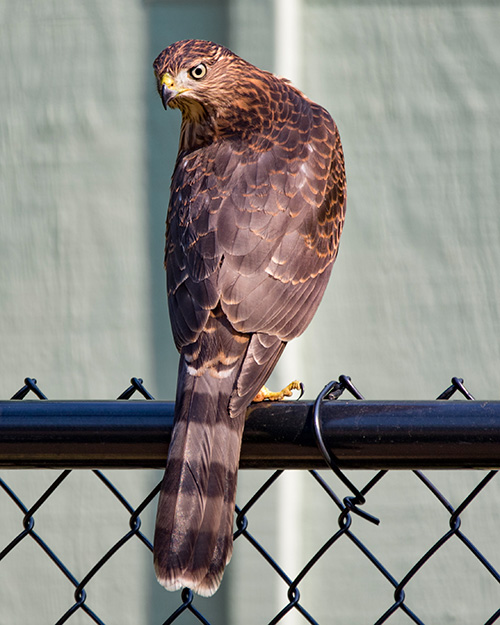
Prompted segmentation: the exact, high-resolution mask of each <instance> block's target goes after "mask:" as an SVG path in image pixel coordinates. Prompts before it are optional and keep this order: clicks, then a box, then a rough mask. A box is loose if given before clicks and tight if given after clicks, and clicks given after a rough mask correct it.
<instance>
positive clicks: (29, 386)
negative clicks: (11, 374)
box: [11, 378, 47, 399]
mask: <svg viewBox="0 0 500 625" xmlns="http://www.w3.org/2000/svg"><path fill="white" fill-rule="evenodd" d="M30 391H31V392H32V393H34V394H35V395H36V396H37V397H38V399H47V397H46V396H45V395H44V394H43V393H42V391H41V390H40V389H39V388H38V386H37V384H36V380H35V378H24V386H23V387H21V388H20V389H19V390H18V391H17V393H15V394H14V395H12V397H11V399H24V398H25V397H26V395H27V394H28V393H29V392H30Z"/></svg>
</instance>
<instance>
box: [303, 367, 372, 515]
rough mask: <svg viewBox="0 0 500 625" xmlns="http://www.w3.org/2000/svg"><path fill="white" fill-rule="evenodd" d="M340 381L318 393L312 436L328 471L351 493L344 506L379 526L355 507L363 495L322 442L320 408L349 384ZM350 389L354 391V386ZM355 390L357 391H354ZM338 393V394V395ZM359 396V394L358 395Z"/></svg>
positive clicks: (361, 503)
mask: <svg viewBox="0 0 500 625" xmlns="http://www.w3.org/2000/svg"><path fill="white" fill-rule="evenodd" d="M341 378H342V380H341V381H340V382H337V381H336V380H334V381H332V382H329V383H328V384H327V385H326V386H325V387H324V388H323V390H322V391H321V392H320V393H319V395H318V396H317V397H316V400H315V401H314V407H313V428H314V436H315V439H316V444H317V445H318V448H319V450H320V452H321V454H322V456H323V458H324V460H325V462H326V464H327V465H328V466H329V467H330V469H331V470H332V471H333V472H334V473H335V475H336V476H337V477H338V478H339V479H340V480H341V481H342V482H343V483H344V485H345V486H347V488H348V489H349V490H350V491H351V492H352V493H353V495H354V496H353V497H346V498H345V499H344V504H345V505H346V507H347V508H348V509H349V510H350V511H351V512H354V513H355V514H357V515H358V516H360V517H362V518H363V519H365V520H366V521H370V523H374V524H375V525H379V523H380V520H379V519H377V517H375V516H373V515H371V514H369V513H368V512H365V511H364V510H361V509H359V508H358V507H357V506H359V505H363V504H364V503H365V501H366V500H365V497H364V496H363V494H362V493H361V492H360V491H359V490H358V489H357V488H356V486H354V484H353V483H352V482H351V480H350V479H349V478H348V477H347V476H346V475H345V474H344V473H343V472H342V471H341V470H340V468H339V466H338V464H337V461H336V459H335V456H334V455H333V454H332V453H331V452H329V451H328V449H327V448H326V445H325V443H324V440H323V433H322V427H321V418H320V408H321V404H322V402H323V400H324V399H325V398H326V397H328V396H330V394H331V393H332V392H333V393H334V394H335V395H337V396H340V394H341V390H340V389H341V388H342V389H343V388H345V385H344V380H345V381H347V382H348V383H350V378H348V376H341ZM352 387H353V388H354V389H355V387H354V385H352ZM355 390H357V389H355ZM339 393H340V394H339ZM358 394H359V393H358Z"/></svg>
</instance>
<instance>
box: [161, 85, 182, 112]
mask: <svg viewBox="0 0 500 625" xmlns="http://www.w3.org/2000/svg"><path fill="white" fill-rule="evenodd" d="M178 93H179V92H178V91H175V90H174V89H169V88H168V87H167V85H166V84H165V83H163V85H162V86H161V101H162V102H163V108H164V109H165V110H167V106H168V103H169V102H170V100H171V99H172V98H175V96H176V95H177V94H178Z"/></svg>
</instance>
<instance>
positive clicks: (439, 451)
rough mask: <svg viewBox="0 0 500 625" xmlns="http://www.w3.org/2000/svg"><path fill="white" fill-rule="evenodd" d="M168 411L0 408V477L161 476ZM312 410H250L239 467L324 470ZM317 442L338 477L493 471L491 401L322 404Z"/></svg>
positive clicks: (164, 406)
mask: <svg viewBox="0 0 500 625" xmlns="http://www.w3.org/2000/svg"><path fill="white" fill-rule="evenodd" d="M173 413H174V406H173V403H172V402H163V401H156V400H155V401H145V400H144V401H143V400H141V401H135V400H128V401H125V400H121V401H120V400H118V401H39V400H36V401H33V400H23V401H18V400H11V401H1V402H0V467H1V468H23V467H24V468H27V467H47V468H49V467H50V468H61V467H65V468H84V467H85V468H105V467H115V468H132V467H141V468H158V467H163V466H164V464H165V458H166V455H167V448H168V441H169V437H170V431H171V427H172V422H173ZM312 414H313V403H312V402H307V401H299V402H276V403H266V404H253V405H252V406H251V407H250V408H249V411H248V419H247V424H246V427H245V435H244V440H243V447H242V454H241V467H242V468H259V469H277V468H296V469H303V468H320V467H324V466H326V465H325V463H324V461H323V458H322V456H321V454H320V452H319V451H318V447H317V445H316V441H315V438H314V431H313V423H312V418H313V417H312ZM320 419H321V424H322V428H321V429H322V434H323V440H324V442H325V445H326V447H327V449H329V450H331V452H332V453H333V454H334V456H335V458H336V459H337V462H338V465H339V466H340V467H341V468H358V469H389V468H393V469H417V468H456V469H457V468H483V469H485V468H498V467H500V402H498V401H485V402H481V401H423V402H420V401H418V402H417V401H407V402H396V401H391V402H386V401H325V402H323V403H322V405H321V413H320Z"/></svg>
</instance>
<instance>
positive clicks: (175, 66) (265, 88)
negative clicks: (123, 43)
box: [153, 39, 277, 136]
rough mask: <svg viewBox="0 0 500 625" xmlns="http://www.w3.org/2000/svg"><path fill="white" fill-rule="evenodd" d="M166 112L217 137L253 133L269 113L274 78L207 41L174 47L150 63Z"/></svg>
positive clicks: (190, 42) (182, 42)
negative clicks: (172, 110) (170, 110)
mask: <svg viewBox="0 0 500 625" xmlns="http://www.w3.org/2000/svg"><path fill="white" fill-rule="evenodd" d="M153 68H154V72H155V76H156V82H157V88H158V93H159V94H160V97H161V99H162V102H163V106H164V107H165V109H166V108H167V106H168V107H170V108H178V109H180V110H181V112H182V116H183V121H184V122H185V123H187V124H196V125H206V126H207V127H208V126H210V128H212V129H213V132H214V134H215V135H218V136H220V135H223V134H226V133H227V132H231V134H233V133H236V134H240V133H247V132H249V131H251V132H255V131H257V132H258V130H259V127H260V126H261V124H262V121H263V120H265V119H266V118H267V117H268V111H269V109H270V108H272V97H271V91H272V85H273V82H274V81H276V80H277V79H276V78H275V77H274V76H273V75H272V74H270V73H269V72H266V71H264V70H261V69H259V68H257V67H255V66H254V65H252V64H251V63H247V62H246V61H244V60H243V59H242V58H241V57H239V56H237V55H236V54H234V53H233V52H231V51H230V50H228V49H227V48H225V47H224V46H221V45H218V44H216V43H212V42H211V41H200V40H193V39H191V40H186V41H178V42H177V43H173V44H171V45H170V46H168V48H165V50H163V52H161V53H160V54H159V56H158V57H157V58H156V60H155V62H154V64H153Z"/></svg>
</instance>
